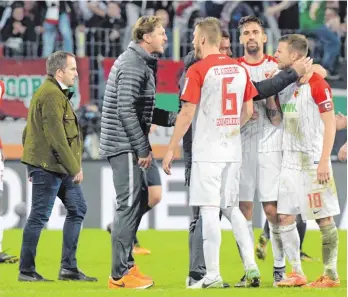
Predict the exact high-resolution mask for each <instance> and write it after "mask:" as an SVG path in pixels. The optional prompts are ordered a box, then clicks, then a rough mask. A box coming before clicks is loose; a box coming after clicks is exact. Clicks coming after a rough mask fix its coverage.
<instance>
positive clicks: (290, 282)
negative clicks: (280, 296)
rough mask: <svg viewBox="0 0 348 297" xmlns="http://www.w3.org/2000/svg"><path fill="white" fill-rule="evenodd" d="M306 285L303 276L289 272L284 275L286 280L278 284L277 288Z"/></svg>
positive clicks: (305, 279) (305, 278)
mask: <svg viewBox="0 0 348 297" xmlns="http://www.w3.org/2000/svg"><path fill="white" fill-rule="evenodd" d="M306 283H307V277H306V276H305V275H302V274H299V273H296V272H291V273H288V274H287V275H286V278H285V279H283V280H281V281H280V282H279V283H278V287H301V286H303V285H305V284H306Z"/></svg>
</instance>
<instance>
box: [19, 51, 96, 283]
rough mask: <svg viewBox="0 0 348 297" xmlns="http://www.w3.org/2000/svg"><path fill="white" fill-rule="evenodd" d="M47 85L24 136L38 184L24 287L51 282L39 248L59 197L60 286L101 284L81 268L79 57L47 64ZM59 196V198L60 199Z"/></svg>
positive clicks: (27, 233) (25, 248)
mask: <svg viewBox="0 0 348 297" xmlns="http://www.w3.org/2000/svg"><path fill="white" fill-rule="evenodd" d="M46 71H47V75H48V77H47V79H46V80H45V81H44V82H43V84H42V85H41V86H40V88H39V89H38V90H37V91H36V92H35V94H34V96H33V98H32V100H31V102H30V107H29V113H28V119H27V125H26V127H25V129H24V132H23V146H24V153H23V157H22V162H23V163H24V164H27V166H28V173H29V178H30V180H31V181H32V183H33V187H32V205H31V212H30V215H29V218H28V221H27V223H26V225H25V227H24V232H23V242H22V250H21V256H20V266H19V270H20V273H19V276H18V280H19V281H29V282H30V281H31V282H34V281H47V279H45V278H44V277H42V276H41V275H40V274H38V273H37V272H36V270H35V256H36V248H37V244H38V241H39V238H40V233H41V230H42V228H43V227H44V225H45V223H47V221H48V219H49V217H50V215H51V212H52V208H53V205H54V201H55V199H56V196H57V195H59V198H60V199H61V200H62V202H63V204H64V206H65V208H66V209H67V216H66V219H65V223H64V228H63V250H62V260H61V269H60V272H59V279H60V280H79V281H96V280H97V279H96V278H92V277H88V276H86V275H85V274H83V273H82V272H81V271H80V270H78V268H77V263H76V249H77V244H78V239H79V235H80V230H81V224H82V221H83V219H84V216H85V214H86V211H87V206H86V203H85V200H84V198H83V195H82V191H81V188H80V183H81V182H82V180H83V173H82V167H81V153H82V141H81V133H80V130H79V127H78V122H77V118H76V115H75V114H74V111H73V107H72V105H71V102H70V98H71V95H72V93H69V89H68V88H69V87H71V86H73V85H74V83H75V80H76V78H77V66H76V60H75V56H74V55H73V54H71V53H68V52H63V51H57V52H55V53H53V54H52V55H51V56H50V57H48V59H47V61H46ZM58 192H59V193H58Z"/></svg>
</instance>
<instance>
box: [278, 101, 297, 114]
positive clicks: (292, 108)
mask: <svg viewBox="0 0 348 297" xmlns="http://www.w3.org/2000/svg"><path fill="white" fill-rule="evenodd" d="M281 108H282V112H297V109H296V103H283V104H281Z"/></svg>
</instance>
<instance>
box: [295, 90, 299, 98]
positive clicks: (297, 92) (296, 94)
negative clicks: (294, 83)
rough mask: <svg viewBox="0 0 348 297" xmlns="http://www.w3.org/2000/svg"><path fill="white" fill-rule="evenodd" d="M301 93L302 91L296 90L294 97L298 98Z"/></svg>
mask: <svg viewBox="0 0 348 297" xmlns="http://www.w3.org/2000/svg"><path fill="white" fill-rule="evenodd" d="M299 93H300V90H299V89H297V90H295V92H294V97H295V98H296V97H297V96H298V94H299Z"/></svg>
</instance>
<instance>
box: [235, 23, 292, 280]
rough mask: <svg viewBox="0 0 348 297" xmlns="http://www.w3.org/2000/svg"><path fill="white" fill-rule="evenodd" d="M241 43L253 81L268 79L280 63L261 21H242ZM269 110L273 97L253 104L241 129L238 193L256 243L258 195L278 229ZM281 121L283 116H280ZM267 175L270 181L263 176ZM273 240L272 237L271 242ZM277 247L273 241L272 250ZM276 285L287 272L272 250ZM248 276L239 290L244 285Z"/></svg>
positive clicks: (276, 154) (274, 133) (275, 151)
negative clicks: (254, 211)
mask: <svg viewBox="0 0 348 297" xmlns="http://www.w3.org/2000/svg"><path fill="white" fill-rule="evenodd" d="M238 28H239V30H240V43H241V44H242V45H243V46H244V56H243V57H240V58H238V61H239V62H240V63H241V64H242V65H243V66H244V67H245V68H246V69H247V70H248V72H249V74H250V77H251V79H252V80H253V81H261V80H264V79H267V78H268V77H269V75H270V74H271V72H272V71H273V70H274V69H277V62H276V61H275V59H274V58H273V57H271V56H268V55H266V54H265V53H264V51H263V48H264V43H265V42H266V41H267V36H266V34H265V32H264V28H263V24H262V22H261V20H260V19H259V18H257V17H255V16H246V17H243V18H241V19H240V21H239V25H238ZM272 105H273V106H272ZM269 109H273V110H277V107H276V104H275V100H274V98H269V99H267V104H266V99H265V100H262V101H257V102H254V115H255V116H254V117H253V119H252V120H250V121H248V122H247V123H246V124H245V126H244V127H242V129H241V139H242V156H243V158H242V160H243V161H242V166H241V180H240V188H239V190H240V192H239V206H240V209H241V211H242V213H243V214H244V216H245V218H246V219H247V221H248V227H249V233H250V237H251V238H252V241H254V233H253V227H252V209H253V201H254V196H255V192H256V193H257V196H258V199H259V201H260V202H262V205H263V209H264V212H265V214H266V217H267V220H268V221H269V222H270V227H271V228H277V202H276V201H277V198H278V181H279V173H280V165H281V138H282V130H281V128H279V127H276V126H275V125H272V123H271V121H270V120H269V119H268V113H269V112H270V111H269ZM279 119H280V116H279ZM265 176H267V179H264V177H265ZM272 240H274V239H273V238H272V237H271V241H272ZM274 246H275V247H277V246H278V245H277V244H274V242H272V247H274ZM273 252H274V272H273V277H274V282H278V281H279V280H281V279H282V275H283V273H284V271H285V258H284V254H283V251H282V250H281V249H280V250H278V249H277V248H273ZM245 281H246V280H245V276H243V277H242V279H241V281H240V282H239V283H237V284H236V285H235V286H236V287H244V286H245Z"/></svg>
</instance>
